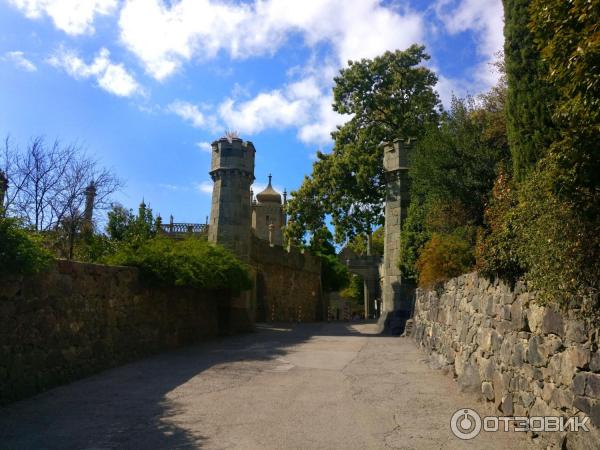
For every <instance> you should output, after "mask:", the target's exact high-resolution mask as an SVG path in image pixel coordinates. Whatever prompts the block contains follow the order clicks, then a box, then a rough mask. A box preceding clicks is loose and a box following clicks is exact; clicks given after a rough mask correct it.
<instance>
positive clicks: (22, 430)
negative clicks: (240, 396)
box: [0, 322, 377, 450]
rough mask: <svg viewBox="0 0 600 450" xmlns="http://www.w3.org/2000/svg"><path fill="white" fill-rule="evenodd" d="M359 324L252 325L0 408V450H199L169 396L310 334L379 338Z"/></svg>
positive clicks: (273, 354)
mask: <svg viewBox="0 0 600 450" xmlns="http://www.w3.org/2000/svg"><path fill="white" fill-rule="evenodd" d="M363 323H364V322H363ZM356 324H357V323H345V322H334V323H314V324H299V325H294V324H257V327H256V330H257V331H256V332H255V333H249V334H245V335H238V336H231V337H225V338H220V339H216V340H212V341H210V342H206V343H203V344H200V345H195V346H192V347H187V348H184V349H182V350H178V351H173V352H169V353H164V354H160V355H157V356H155V357H151V358H147V359H144V360H141V361H137V362H134V363H130V364H127V365H125V366H122V367H119V368H115V369H110V370H107V371H104V372H101V373H99V374H97V375H94V376H92V377H89V378H85V379H82V380H79V381H76V382H74V383H71V384H68V385H65V386H61V387H58V388H55V389H52V390H50V391H47V392H45V393H42V394H40V395H37V396H35V397H32V398H30V399H27V400H22V401H20V402H17V403H13V404H11V405H7V406H5V407H2V408H0V448H1V449H36V450H40V449H56V448H60V449H71V448H72V449H85V448H87V449H90V448H96V449H98V448H111V449H113V448H119V449H129V448H169V449H174V448H200V447H202V443H203V442H204V441H205V439H206V438H205V436H203V435H201V434H198V433H194V434H191V433H190V432H188V431H186V430H185V429H182V428H180V427H178V426H175V425H173V423H172V422H171V421H169V417H170V416H173V415H175V414H177V412H178V411H177V408H178V407H177V404H176V402H173V401H172V400H169V399H167V398H166V395H167V394H168V393H170V392H171V391H173V390H175V389H176V388H177V387H179V386H181V385H183V384H185V383H186V382H188V381H189V380H190V379H192V378H193V377H195V376H197V375H199V374H201V373H202V372H204V371H206V370H208V369H210V368H213V367H216V366H220V365H226V364H231V363H235V362H242V361H264V360H272V359H276V358H277V357H279V356H282V355H285V354H286V352H287V350H286V349H287V348H288V347H291V346H294V345H297V344H299V343H302V342H303V341H307V340H309V339H310V338H311V337H313V336H363V337H364V336H365V335H368V336H373V337H374V336H377V335H376V334H370V328H369V326H366V327H365V326H363V327H356ZM359 328H360V329H359ZM374 329H375V328H374V327H373V330H374ZM361 330H366V331H361Z"/></svg>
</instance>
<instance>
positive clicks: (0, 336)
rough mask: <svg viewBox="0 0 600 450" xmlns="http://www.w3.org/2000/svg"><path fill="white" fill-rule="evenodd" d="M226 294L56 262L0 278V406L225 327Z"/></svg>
mask: <svg viewBox="0 0 600 450" xmlns="http://www.w3.org/2000/svg"><path fill="white" fill-rule="evenodd" d="M230 303H231V296H230V295H229V294H228V293H224V292H223V293H219V292H212V291H202V290H197V289H184V288H159V287H151V288H150V287H149V286H147V285H145V284H144V283H142V282H140V280H139V279H138V272H137V269H135V268H131V267H115V266H103V265H96V264H84V263H77V262H69V261H58V262H57V263H56V265H55V266H54V267H53V268H52V269H51V270H49V271H47V272H44V273H41V274H38V275H35V276H13V277H8V276H0V404H2V403H7V402H9V401H12V400H16V399H18V398H23V397H26V396H29V395H33V394H35V393H37V392H40V391H42V390H44V389H47V388H49V387H52V386H56V385H59V384H62V383H66V382H69V381H72V380H75V379H77V378H81V377H83V376H86V375H89V374H92V373H95V372H98V371H101V370H103V369H106V368H109V367H114V366H117V365H120V364H123V363H125V362H128V361H131V360H134V359H136V358H140V357H143V356H146V355H150V354H153V353H157V352H160V351H163V350H167V349H172V348H175V347H179V346H182V345H185V344H189V343H192V342H197V341H199V340H202V339H204V338H207V337H209V336H215V335H217V334H219V333H220V332H222V331H223V330H225V331H229V332H230V331H235V330H236V327H235V324H234V323H231V322H232V321H235V320H236V315H235V314H232V313H231V311H230V310H231V309H232V308H231V305H230Z"/></svg>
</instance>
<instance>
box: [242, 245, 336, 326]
mask: <svg viewBox="0 0 600 450" xmlns="http://www.w3.org/2000/svg"><path fill="white" fill-rule="evenodd" d="M251 248H252V251H251V258H250V259H251V265H252V266H253V267H254V268H255V270H256V321H257V322H264V321H267V322H279V321H281V322H312V321H315V320H323V318H324V315H325V312H324V310H325V309H326V308H327V306H326V305H324V303H323V296H322V295H321V261H320V259H319V258H318V257H316V256H314V255H311V254H310V253H309V252H305V253H300V252H299V251H298V250H295V249H292V250H291V251H290V252H288V251H286V250H285V249H284V248H283V247H281V246H278V245H276V246H270V245H269V243H268V242H266V241H263V240H261V239H257V238H254V239H253V240H252V246H251Z"/></svg>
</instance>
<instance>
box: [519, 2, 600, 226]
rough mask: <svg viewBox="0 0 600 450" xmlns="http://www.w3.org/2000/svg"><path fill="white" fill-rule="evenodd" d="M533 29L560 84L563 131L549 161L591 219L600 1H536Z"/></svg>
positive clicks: (558, 182) (595, 186)
mask: <svg viewBox="0 0 600 450" xmlns="http://www.w3.org/2000/svg"><path fill="white" fill-rule="evenodd" d="M530 11H531V22H530V24H529V25H530V29H531V32H532V34H533V36H534V37H535V43H536V44H537V48H538V49H539V51H540V52H541V55H542V59H543V61H544V62H545V64H546V66H547V67H548V71H547V73H546V77H545V78H546V80H547V82H548V83H551V84H552V85H553V86H555V88H556V90H557V99H556V101H555V102H554V108H553V115H554V120H555V123H556V124H557V128H558V134H557V135H555V136H553V137H554V140H553V142H552V146H551V149H550V158H549V161H548V163H547V164H546V165H547V166H548V167H547V168H546V170H548V169H549V168H550V167H554V173H553V174H552V178H553V179H554V190H555V191H556V192H557V193H560V195H561V196H562V197H563V198H565V199H569V200H572V201H575V202H576V203H577V208H578V209H580V210H581V212H584V213H585V214H586V215H587V216H589V217H590V218H592V217H595V218H597V217H598V215H599V214H600V207H599V206H598V196H599V194H598V191H599V187H600V158H598V142H599V141H600V72H599V66H600V1H599V0H571V1H568V2H565V1H560V0H543V1H542V0H534V1H532V3H531V8H530Z"/></svg>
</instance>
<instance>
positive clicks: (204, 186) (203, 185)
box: [194, 181, 213, 194]
mask: <svg viewBox="0 0 600 450" xmlns="http://www.w3.org/2000/svg"><path fill="white" fill-rule="evenodd" d="M194 187H195V188H196V190H197V191H198V192H200V193H201V194H212V191H213V183H212V182H211V181H201V182H200V183H195V184H194Z"/></svg>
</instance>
